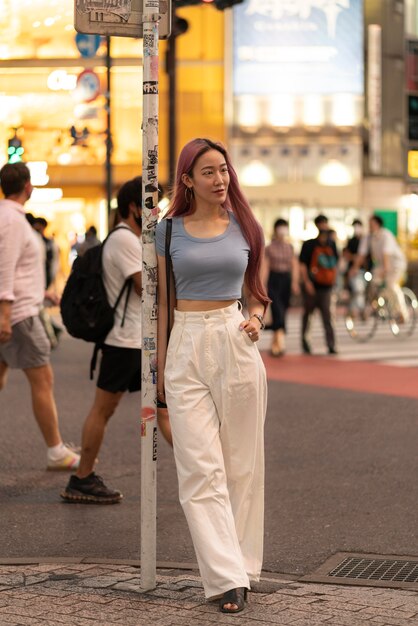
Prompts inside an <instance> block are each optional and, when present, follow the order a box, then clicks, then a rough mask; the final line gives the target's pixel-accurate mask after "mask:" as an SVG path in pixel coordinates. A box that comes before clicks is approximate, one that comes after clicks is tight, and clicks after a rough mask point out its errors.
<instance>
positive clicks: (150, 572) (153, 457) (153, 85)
mask: <svg viewBox="0 0 418 626" xmlns="http://www.w3.org/2000/svg"><path fill="white" fill-rule="evenodd" d="M159 4H160V5H161V3H159V1H158V0H144V10H143V18H142V19H143V32H144V54H143V86H142V94H143V96H142V97H143V100H142V102H143V105H142V389H141V393H142V395H141V403H142V404H141V406H142V409H141V411H142V412H141V589H142V591H148V590H150V589H154V588H155V586H156V573H157V541H156V535H157V416H156V399H157V397H156V384H157V256H156V252H155V227H156V225H157V218H158V85H159V68H158V64H159V58H158V38H159V19H160V18H159Z"/></svg>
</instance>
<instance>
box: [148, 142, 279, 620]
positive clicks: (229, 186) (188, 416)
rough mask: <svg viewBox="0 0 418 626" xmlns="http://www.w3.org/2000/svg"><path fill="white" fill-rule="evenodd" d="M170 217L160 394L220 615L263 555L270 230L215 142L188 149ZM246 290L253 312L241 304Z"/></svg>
mask: <svg viewBox="0 0 418 626" xmlns="http://www.w3.org/2000/svg"><path fill="white" fill-rule="evenodd" d="M168 217H169V218H171V220H172V237H171V246H170V256H171V260H172V264H173V273H174V282H175V297H176V299H177V302H176V309H175V311H174V325H173V328H172V332H171V335H170V341H169V345H168V348H167V345H166V344H167V318H168V315H169V313H171V312H169V311H167V296H166V287H167V286H166V266H165V237H166V228H167V221H168V220H166V219H164V220H162V221H161V222H160V223H159V224H158V226H157V234H156V237H157V254H158V274H159V292H158V298H159V311H158V328H159V331H158V373H159V376H158V383H157V384H158V399H159V400H160V401H163V402H164V401H166V402H167V405H168V412H169V415H170V423H171V428H172V431H173V443H174V457H175V461H176V466H177V475H178V481H179V493H180V502H181V504H182V506H183V510H184V512H185V515H186V518H187V522H188V525H189V529H190V532H191V536H192V539H193V544H194V547H195V551H196V555H197V559H198V563H199V568H200V573H201V576H202V580H203V586H204V590H205V594H206V596H207V597H216V596H221V600H220V610H221V611H222V612H225V613H238V612H239V611H242V610H243V608H244V606H245V599H246V595H247V590H248V589H249V588H250V584H251V581H256V580H259V577H260V571H261V565H262V556H263V517H264V445H263V427H264V419H265V412H266V377H265V369H264V365H263V362H262V360H261V357H260V354H259V352H258V348H257V346H256V342H257V341H258V339H259V337H260V332H261V330H262V328H263V327H264V321H263V315H264V311H265V308H266V306H267V304H268V302H269V300H268V298H267V294H266V293H265V291H264V288H263V284H262V281H261V277H260V267H261V262H262V259H263V253H264V252H263V235H262V231H261V227H260V225H259V224H258V223H257V221H256V220H255V218H254V216H253V213H252V211H251V209H250V206H249V205H248V202H247V200H246V199H245V198H244V196H243V194H242V192H241V189H240V187H239V183H238V179H237V175H236V173H235V171H234V169H233V167H232V164H231V162H230V158H229V155H228V153H227V151H226V150H225V148H224V147H223V146H222V145H221V144H219V143H214V142H212V141H210V140H208V139H194V140H193V141H191V142H189V143H188V144H187V145H186V146H185V147H184V148H183V150H182V152H181V154H180V157H179V160H178V164H177V174H176V182H175V189H174V193H173V199H172V202H171V207H170V210H169V212H168ZM243 285H244V292H245V294H246V300H247V308H248V312H249V313H248V314H249V317H248V319H245V318H244V316H243V314H242V312H241V305H240V303H239V302H238V301H239V298H240V297H241V293H242V287H243Z"/></svg>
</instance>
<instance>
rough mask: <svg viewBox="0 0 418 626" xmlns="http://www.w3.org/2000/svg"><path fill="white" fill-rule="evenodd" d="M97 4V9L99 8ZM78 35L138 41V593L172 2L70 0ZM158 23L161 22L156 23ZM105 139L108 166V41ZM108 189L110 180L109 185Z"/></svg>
mask: <svg viewBox="0 0 418 626" xmlns="http://www.w3.org/2000/svg"><path fill="white" fill-rule="evenodd" d="M99 4H100V7H99V6H98V5H99ZM74 7H75V14H74V25H75V28H76V30H77V31H78V32H79V33H87V34H98V35H102V36H107V37H109V36H111V35H112V36H115V37H135V38H139V37H142V38H143V40H144V54H143V89H142V93H143V120H142V394H141V402H142V404H141V406H142V409H141V590H142V591H148V590H149V589H154V588H155V586H156V571H157V556H156V555H157V550H156V544H157V540H156V533H157V523H156V520H157V495H156V494H157V416H156V405H157V402H156V399H157V394H156V383H157V257H156V253H155V226H156V225H157V217H158V81H159V76H158V66H159V58H158V38H159V37H161V38H167V37H169V35H170V30H171V0H117V2H116V1H115V0H102V1H101V2H97V0H75V5H74ZM160 19H161V22H160V21H159V20H160ZM107 54H108V92H109V93H108V98H109V100H108V106H109V108H108V135H107V141H108V143H107V148H108V157H109V164H110V155H111V148H112V144H111V135H110V42H109V41H108V48H107ZM110 184H111V181H110Z"/></svg>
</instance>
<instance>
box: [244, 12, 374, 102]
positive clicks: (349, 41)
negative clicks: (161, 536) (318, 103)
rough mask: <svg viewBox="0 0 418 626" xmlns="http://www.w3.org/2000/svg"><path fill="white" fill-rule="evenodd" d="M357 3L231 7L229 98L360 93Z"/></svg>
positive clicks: (360, 25)
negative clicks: (232, 27)
mask: <svg viewBox="0 0 418 626" xmlns="http://www.w3.org/2000/svg"><path fill="white" fill-rule="evenodd" d="M362 5H363V2H362V0H245V2H244V3H242V4H240V5H237V6H236V7H234V9H233V10H234V31H233V32H234V35H233V55H234V69H233V72H234V78H233V80H234V94H235V95H238V96H239V95H251V94H253V95H269V94H273V95H274V94H297V95H299V94H321V95H327V94H335V93H344V94H360V95H362V94H363V90H364V86H363V6H362Z"/></svg>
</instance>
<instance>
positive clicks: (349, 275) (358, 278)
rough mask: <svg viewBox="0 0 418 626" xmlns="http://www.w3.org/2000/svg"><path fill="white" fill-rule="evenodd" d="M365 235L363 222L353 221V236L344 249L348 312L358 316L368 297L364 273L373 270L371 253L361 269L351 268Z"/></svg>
mask: <svg viewBox="0 0 418 626" xmlns="http://www.w3.org/2000/svg"><path fill="white" fill-rule="evenodd" d="M364 236H365V232H364V226H363V222H362V221H361V220H359V219H355V220H354V221H353V236H352V237H350V239H349V240H348V241H347V245H346V246H345V248H344V250H343V257H344V259H345V262H346V267H345V272H344V279H345V285H344V286H345V287H346V288H347V289H348V292H349V295H350V298H349V304H348V313H349V315H352V316H358V315H359V314H360V313H361V311H363V310H364V306H365V297H366V283H365V280H364V273H365V272H366V271H370V270H371V265H372V264H371V258H370V254H367V255H366V257H365V259H364V262H363V264H362V267H361V268H359V269H360V270H361V271H358V272H357V271H356V272H355V273H353V272H352V271H351V270H352V268H353V266H354V263H355V261H356V258H357V254H358V250H359V245H360V241H361V239H362V238H363V237H364ZM366 239H367V237H366Z"/></svg>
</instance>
